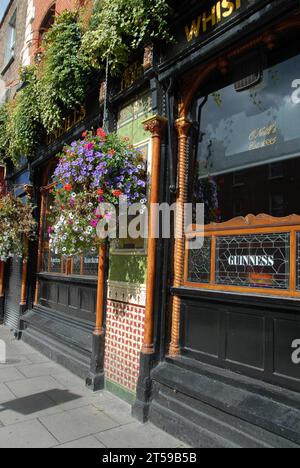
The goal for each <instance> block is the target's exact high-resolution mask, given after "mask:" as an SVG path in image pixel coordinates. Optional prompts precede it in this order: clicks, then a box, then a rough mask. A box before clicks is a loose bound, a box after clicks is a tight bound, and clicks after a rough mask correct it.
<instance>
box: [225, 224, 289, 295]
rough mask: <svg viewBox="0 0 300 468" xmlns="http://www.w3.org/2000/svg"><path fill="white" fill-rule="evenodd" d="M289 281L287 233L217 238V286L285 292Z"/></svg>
mask: <svg viewBox="0 0 300 468" xmlns="http://www.w3.org/2000/svg"><path fill="white" fill-rule="evenodd" d="M289 278H290V234H289V233H279V234H258V235H254V234H253V235H251V234H250V235H244V236H243V235H241V236H224V237H219V238H218V239H217V247H216V284H219V285H229V286H243V287H259V288H269V289H284V290H286V289H289Z"/></svg>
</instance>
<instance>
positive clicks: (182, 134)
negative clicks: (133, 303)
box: [169, 118, 192, 356]
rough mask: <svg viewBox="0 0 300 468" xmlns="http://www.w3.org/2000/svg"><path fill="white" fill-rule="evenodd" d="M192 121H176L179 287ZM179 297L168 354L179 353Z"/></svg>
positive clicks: (176, 281) (176, 282) (176, 284)
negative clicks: (177, 142)
mask: <svg viewBox="0 0 300 468" xmlns="http://www.w3.org/2000/svg"><path fill="white" fill-rule="evenodd" d="M191 125H192V123H191V122H190V121H189V120H187V119H186V118H181V119H178V120H177V121H176V128H177V132H178V139H179V146H178V195H177V201H176V202H177V210H176V226H175V233H176V239H175V248H174V287H175V288H179V287H180V286H182V284H183V273H184V243H185V240H184V204H185V203H186V202H187V184H188V180H187V175H188V174H187V173H188V171H187V169H188V148H187V143H188V135H189V131H190V128H191ZM180 309H181V301H180V298H179V297H177V296H174V298H173V304H172V318H171V320H172V328H171V343H170V348H169V354H170V355H172V356H176V355H178V354H180V345H179V336H180V315H181V313H180V312H181V310H180Z"/></svg>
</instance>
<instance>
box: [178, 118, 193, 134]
mask: <svg viewBox="0 0 300 468" xmlns="http://www.w3.org/2000/svg"><path fill="white" fill-rule="evenodd" d="M175 125H176V129H177V132H178V135H179V138H186V137H187V136H188V134H189V131H190V129H191V126H192V122H191V121H190V120H188V119H186V118H185V117H182V118H181V119H178V120H176V123H175Z"/></svg>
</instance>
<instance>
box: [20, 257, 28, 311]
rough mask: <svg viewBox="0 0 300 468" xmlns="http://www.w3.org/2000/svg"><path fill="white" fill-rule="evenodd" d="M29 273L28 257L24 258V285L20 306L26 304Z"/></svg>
mask: <svg viewBox="0 0 300 468" xmlns="http://www.w3.org/2000/svg"><path fill="white" fill-rule="evenodd" d="M27 275H28V259H27V258H24V260H23V267H22V286H21V300H20V306H21V307H24V306H25V305H26V289H27Z"/></svg>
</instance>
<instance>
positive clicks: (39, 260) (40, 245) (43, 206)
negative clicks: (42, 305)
mask: <svg viewBox="0 0 300 468" xmlns="http://www.w3.org/2000/svg"><path fill="white" fill-rule="evenodd" d="M45 202H46V190H45V189H44V188H41V212H40V226H39V241H38V258H37V270H36V272H37V273H39V272H40V271H41V268H42V258H43V257H42V255H43V234H44V233H43V228H44V217H45V211H46V203H45ZM39 298H40V281H39V278H38V277H37V279H36V285H35V298H34V305H38V303H39Z"/></svg>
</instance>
